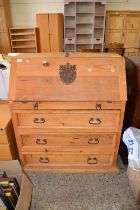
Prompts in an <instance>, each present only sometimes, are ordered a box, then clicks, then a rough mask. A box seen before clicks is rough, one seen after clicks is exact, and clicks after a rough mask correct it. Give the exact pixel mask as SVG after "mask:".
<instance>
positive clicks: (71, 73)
mask: <svg viewBox="0 0 140 210" xmlns="http://www.w3.org/2000/svg"><path fill="white" fill-rule="evenodd" d="M59 74H60V79H61V81H62V82H63V83H65V84H66V85H69V84H71V83H72V82H74V80H75V79H76V65H70V64H69V63H67V64H66V65H60V70H59Z"/></svg>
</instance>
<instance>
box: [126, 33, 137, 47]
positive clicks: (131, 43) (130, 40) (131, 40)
mask: <svg viewBox="0 0 140 210" xmlns="http://www.w3.org/2000/svg"><path fill="white" fill-rule="evenodd" d="M138 45H139V33H138V32H135V31H130V32H129V31H127V32H126V33H125V36H124V47H125V48H131V47H134V48H138V47H139V46H138Z"/></svg>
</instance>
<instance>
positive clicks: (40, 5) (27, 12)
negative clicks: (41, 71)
mask: <svg viewBox="0 0 140 210" xmlns="http://www.w3.org/2000/svg"><path fill="white" fill-rule="evenodd" d="M9 2H10V10H11V18H12V26H35V14H36V13H47V12H51V13H53V12H54V13H55V12H56V13H63V11H64V0H9ZM107 10H139V11H140V0H107Z"/></svg>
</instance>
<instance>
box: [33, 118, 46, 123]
mask: <svg viewBox="0 0 140 210" xmlns="http://www.w3.org/2000/svg"><path fill="white" fill-rule="evenodd" d="M45 122H46V121H45V119H44V118H34V123H45Z"/></svg>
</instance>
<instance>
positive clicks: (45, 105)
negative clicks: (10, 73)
mask: <svg viewBox="0 0 140 210" xmlns="http://www.w3.org/2000/svg"><path fill="white" fill-rule="evenodd" d="M12 106H13V109H15V110H47V109H51V110H56V107H57V109H59V110H64V109H67V110H68V109H75V110H76V109H80V110H86V109H89V110H94V109H95V110H100V109H101V110H108V109H109V110H113V109H114V110H118V109H121V108H122V103H121V102H111V103H110V102H109V101H108V102H105V101H104V102H73V103H69V102H43V101H41V102H26V103H24V102H14V103H13V104H12Z"/></svg>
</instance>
